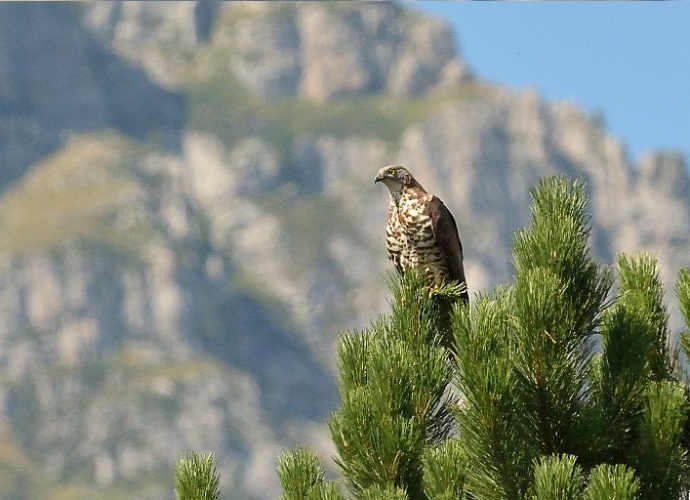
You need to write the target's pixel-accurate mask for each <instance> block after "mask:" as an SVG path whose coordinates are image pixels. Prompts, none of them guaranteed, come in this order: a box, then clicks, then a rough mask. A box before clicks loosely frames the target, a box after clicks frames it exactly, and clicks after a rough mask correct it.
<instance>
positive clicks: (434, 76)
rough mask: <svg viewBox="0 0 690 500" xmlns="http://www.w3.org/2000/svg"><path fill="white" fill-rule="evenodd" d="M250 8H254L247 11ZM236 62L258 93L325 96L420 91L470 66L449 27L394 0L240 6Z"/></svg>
mask: <svg viewBox="0 0 690 500" xmlns="http://www.w3.org/2000/svg"><path fill="white" fill-rule="evenodd" d="M247 11H248V12H247ZM231 14H234V15H236V16H237V18H238V19H237V21H236V24H235V26H233V29H232V31H230V32H229V33H227V36H228V37H229V38H230V39H231V40H232V42H231V43H232V44H233V46H234V47H235V50H234V51H233V56H232V59H231V63H230V64H231V69H232V71H233V73H234V74H235V76H236V77H237V79H238V80H239V81H240V82H242V83H243V84H244V85H245V86H246V88H247V89H248V90H249V91H250V92H252V93H254V94H255V95H257V96H259V97H261V98H264V99H276V98H280V97H283V96H294V95H297V96H299V97H301V98H303V99H307V100H313V101H318V102H324V101H328V100H331V99H342V98H347V97H353V96H358V95H359V96H361V95H366V94H371V93H373V92H380V91H384V92H387V93H390V94H392V95H395V96H400V97H403V96H412V95H418V94H421V93H424V92H427V91H429V90H431V89H434V88H437V87H443V86H448V85H452V84H457V83H458V82H460V81H462V80H463V79H465V78H467V77H468V72H467V70H466V68H465V67H464V66H463V64H462V62H461V61H460V60H458V59H457V57H456V54H455V44H454V40H453V37H452V35H451V33H450V31H449V28H448V27H447V26H446V25H445V24H443V23H441V22H439V21H434V20H430V19H425V18H421V16H420V17H417V16H414V15H413V14H411V13H407V12H403V11H402V9H401V8H400V7H398V6H396V5H392V4H384V3H381V4H367V5H366V6H364V8H362V6H354V5H349V4H333V5H331V6H328V8H319V9H314V8H311V7H309V6H304V5H299V4H295V5H290V6H287V7H283V8H280V9H273V8H272V7H264V6H260V5H256V6H252V8H251V9H249V7H248V6H243V7H242V8H237V9H236V10H235V11H231Z"/></svg>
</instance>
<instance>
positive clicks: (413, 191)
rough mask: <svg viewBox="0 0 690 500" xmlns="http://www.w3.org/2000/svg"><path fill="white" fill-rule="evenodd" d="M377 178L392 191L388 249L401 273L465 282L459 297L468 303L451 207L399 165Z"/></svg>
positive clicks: (440, 281) (434, 281) (430, 279)
mask: <svg viewBox="0 0 690 500" xmlns="http://www.w3.org/2000/svg"><path fill="white" fill-rule="evenodd" d="M377 182H382V183H383V184H385V185H386V187H387V188H388V191H389V192H390V202H389V204H388V225H387V227H386V249H387V250H388V258H389V259H390V260H391V261H392V262H393V264H394V265H395V269H396V270H397V271H398V273H399V274H400V275H404V274H405V272H406V271H409V270H411V269H418V270H420V271H421V272H422V273H423V274H424V276H425V279H426V280H427V283H428V284H429V285H431V286H434V285H436V286H438V285H440V284H443V283H450V282H457V283H459V284H461V285H464V292H463V293H462V295H461V297H460V298H461V300H462V301H463V302H465V303H467V302H468V300H469V297H468V293H467V281H466V280H465V269H464V266H463V254H462V244H461V243H460V235H459V233H458V228H457V225H456V224H455V219H454V218H453V215H452V214H451V213H450V210H448V208H446V206H445V205H444V204H443V202H442V201H441V200H440V199H439V198H438V197H436V196H434V195H433V194H430V193H427V192H426V190H425V189H424V188H423V187H422V186H421V184H419V182H417V180H416V179H415V178H414V177H413V176H412V174H411V173H410V172H408V171H407V169H406V168H404V167H401V166H400V165H389V166H386V167H383V168H381V169H380V170H379V171H378V175H377V176H376V180H374V183H377Z"/></svg>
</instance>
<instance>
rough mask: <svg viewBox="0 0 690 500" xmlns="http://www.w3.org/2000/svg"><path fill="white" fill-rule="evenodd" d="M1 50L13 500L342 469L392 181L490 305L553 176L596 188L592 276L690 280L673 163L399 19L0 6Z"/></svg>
mask: <svg viewBox="0 0 690 500" xmlns="http://www.w3.org/2000/svg"><path fill="white" fill-rule="evenodd" d="M0 28H1V29H0V41H1V42H2V43H0V115H1V117H2V119H1V120H0V158H1V159H2V162H1V163H2V170H0V179H1V180H2V181H3V184H2V188H3V190H2V194H1V196H0V234H1V235H2V238H1V239H0V269H1V271H0V297H2V301H1V302H0V303H1V304H2V313H1V314H0V346H1V347H2V348H1V349H0V381H1V382H0V415H2V418H0V433H1V434H2V436H3V440H2V442H3V453H1V454H0V471H1V472H2V474H1V475H0V478H1V479H0V496H2V497H3V498H25V497H33V498H35V497H37V496H38V495H43V496H46V495H48V496H50V497H51V498H93V497H95V496H97V497H98V498H123V497H129V496H135V497H136V498H167V497H169V496H170V491H171V488H172V481H171V476H170V474H171V465H172V463H173V461H174V459H175V457H176V456H177V454H178V453H179V452H181V451H184V450H188V449H193V450H196V451H203V452H205V451H212V452H214V453H215V454H216V457H217V460H218V463H219V465H220V469H221V474H222V477H223V488H224V491H225V492H226V498H267V497H272V496H276V494H277V489H276V488H277V480H276V477H275V474H274V472H273V467H274V461H275V457H276V455H277V454H278V453H279V452H280V451H281V449H282V448H283V447H285V446H288V445H289V444H290V443H293V442H295V441H299V442H303V443H307V444H309V445H311V446H315V447H317V448H318V449H320V450H322V452H323V453H325V454H328V453H329V452H330V448H329V446H328V439H327V437H326V430H325V424H324V422H325V420H326V418H327V416H328V413H329V412H330V410H331V409H333V408H334V406H335V405H336V404H337V393H336V388H335V385H334V379H333V373H334V344H335V342H336V338H337V332H338V331H340V330H342V329H348V328H357V327H362V326H365V325H366V324H367V323H368V321H369V320H370V319H371V318H372V317H374V316H375V314H377V313H378V312H380V311H383V310H385V308H386V296H387V293H386V288H385V280H386V271H389V270H390V267H389V266H388V264H387V262H386V258H385V255H384V251H383V246H382V228H383V224H384V220H385V208H386V203H387V198H386V197H387V194H386V193H385V192H384V191H383V190H382V189H379V188H380V187H375V186H373V175H374V172H375V171H376V169H377V168H378V167H380V166H382V165H384V164H388V163H394V162H400V163H403V164H405V165H408V166H409V167H410V168H411V169H412V170H413V171H414V172H415V174H416V175H417V177H418V179H419V180H420V181H421V182H422V183H423V184H424V185H425V186H426V187H427V188H428V189H429V190H431V191H433V192H436V193H437V194H439V195H440V196H441V197H442V198H443V199H444V200H446V201H447V203H448V205H449V206H450V207H451V209H452V210H453V212H454V213H455V215H456V219H457V220H458V224H459V226H460V232H461V235H462V238H463V244H464V246H465V251H466V262H467V271H468V280H469V283H470V287H471V291H473V292H474V291H479V290H482V289H485V288H488V287H491V286H493V285H495V284H497V283H501V282H506V281H509V280H510V278H511V273H512V271H511V266H510V253H509V249H510V243H511V238H512V234H513V232H514V230H515V229H517V228H518V227H520V226H521V225H523V224H525V223H526V222H527V221H528V220H529V193H528V188H529V186H530V185H532V184H533V183H534V182H535V181H536V179H537V178H538V177H539V176H540V175H543V174H544V173H547V172H565V173H567V174H569V175H571V176H583V177H584V178H585V179H586V180H587V181H588V186H589V193H590V196H591V204H590V209H591V211H592V212H593V224H594V235H593V241H592V243H593V245H594V248H595V251H596V253H597V254H598V255H599V256H600V257H601V258H603V259H605V260H606V261H609V262H610V261H611V260H612V258H613V256H614V255H615V254H616V253H617V252H620V251H637V250H652V251H654V252H656V253H657V254H658V255H659V258H660V262H661V264H662V266H663V270H664V278H665V280H666V282H667V284H669V286H670V284H671V283H672V282H673V278H674V275H675V272H676V270H677V269H678V268H679V267H681V266H687V265H689V262H690V255H688V253H687V248H688V247H689V246H690V245H689V243H690V241H689V239H690V236H689V235H690V197H689V196H688V194H687V193H688V185H689V184H690V180H689V178H688V171H687V166H686V165H685V163H684V159H683V158H681V157H678V156H676V155H672V154H669V153H661V152H660V153H655V154H651V155H649V156H648V157H646V158H644V159H643V160H642V161H641V162H640V163H639V165H636V164H632V163H631V162H630V160H629V159H628V158H627V157H626V155H625V149H624V146H623V145H622V144H621V143H620V142H619V141H618V140H616V139H615V138H612V137H611V136H610V135H609V134H608V133H607V132H606V130H605V128H604V127H603V126H602V125H601V124H600V123H598V122H597V120H595V119H593V118H592V117H589V116H587V115H585V114H583V113H582V112H581V111H580V110H578V108H577V107H576V106H574V105H571V104H564V103H556V104H554V103H548V102H544V101H543V100H541V99H540V98H539V96H538V95H536V94H535V93H533V92H516V91H512V90H510V89H506V88H501V87H498V86H495V85H489V84H487V83H484V82H482V81H481V79H480V78H479V77H474V76H472V75H471V73H470V71H469V70H468V68H467V67H466V65H465V64H464V63H463V61H462V59H461V57H460V56H459V55H458V54H457V53H456V48H455V47H456V44H455V42H454V40H453V38H452V36H451V33H450V30H449V28H448V27H447V26H446V25H445V24H443V23H442V22H440V21H438V20H435V19H429V18H427V17H424V16H422V15H420V14H417V13H415V12H412V11H408V10H407V9H405V8H402V7H400V6H398V5H396V4H390V3H364V4H360V3H345V2H343V3H340V2H339V3H323V4H321V3H280V4H263V3H248V4H244V3H226V4H222V6H219V4H216V3H214V2H204V1H201V2H196V3H190V2H184V3H182V2H180V3H160V2H154V3H151V2H93V3H87V4H79V5H78V6H77V5H73V4H62V3H60V4H40V3H39V4H2V5H0ZM46 47H51V51H47V50H45V49H46ZM668 290H669V291H670V290H671V288H668ZM668 299H669V302H672V297H670V296H669V297H668Z"/></svg>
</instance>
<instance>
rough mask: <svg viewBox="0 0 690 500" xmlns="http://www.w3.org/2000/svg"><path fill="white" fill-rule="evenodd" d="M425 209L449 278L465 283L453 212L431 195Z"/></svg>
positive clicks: (465, 295)
mask: <svg viewBox="0 0 690 500" xmlns="http://www.w3.org/2000/svg"><path fill="white" fill-rule="evenodd" d="M427 209H428V211H429V215H430V216H431V229H432V231H433V233H434V238H436V241H437V242H438V244H439V245H440V246H441V251H442V252H443V254H444V255H445V257H446V261H447V263H448V272H449V273H450V278H451V279H453V280H457V281H459V282H461V283H465V286H467V280H466V279H465V267H464V265H463V254H462V243H460V234H459V233H458V226H457V224H456V223H455V219H454V218H453V214H451V213H450V210H448V208H446V206H445V205H444V204H443V202H442V201H441V200H439V199H438V198H437V197H436V196H432V197H431V200H430V201H429V202H428V203H427ZM463 299H464V300H465V301H466V300H468V295H467V293H465V294H464V295H463Z"/></svg>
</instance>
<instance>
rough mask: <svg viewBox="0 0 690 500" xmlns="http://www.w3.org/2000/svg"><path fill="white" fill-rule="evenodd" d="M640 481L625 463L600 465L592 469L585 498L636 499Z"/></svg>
mask: <svg viewBox="0 0 690 500" xmlns="http://www.w3.org/2000/svg"><path fill="white" fill-rule="evenodd" d="M639 491H640V481H639V480H638V479H637V478H636V477H635V473H634V471H633V470H632V469H629V468H627V467H626V466H625V465H620V464H619V465H608V464H605V465H600V466H598V467H595V468H594V469H593V470H592V473H591V474H590V475H589V480H588V482H587V488H585V491H584V494H583V497H582V498H583V500H636V499H638V498H640V496H639Z"/></svg>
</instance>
